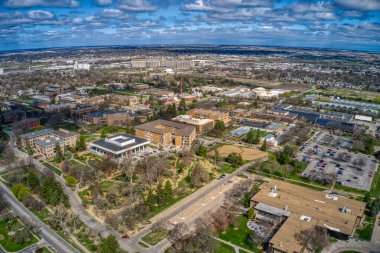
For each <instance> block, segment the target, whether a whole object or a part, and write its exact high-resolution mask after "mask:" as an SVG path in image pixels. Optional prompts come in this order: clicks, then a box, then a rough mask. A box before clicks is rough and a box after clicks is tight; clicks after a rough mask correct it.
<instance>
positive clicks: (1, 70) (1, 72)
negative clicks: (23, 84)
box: [0, 68, 4, 76]
mask: <svg viewBox="0 0 380 253" xmlns="http://www.w3.org/2000/svg"><path fill="white" fill-rule="evenodd" d="M2 75H4V69H2V68H0V76H2Z"/></svg>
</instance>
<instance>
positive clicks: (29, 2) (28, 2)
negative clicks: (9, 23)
mask: <svg viewBox="0 0 380 253" xmlns="http://www.w3.org/2000/svg"><path fill="white" fill-rule="evenodd" d="M4 5H5V6H6V7H9V8H25V7H38V6H39V7H47V6H51V7H78V6H80V4H79V2H78V1H75V0H7V1H6V2H5V3H4Z"/></svg>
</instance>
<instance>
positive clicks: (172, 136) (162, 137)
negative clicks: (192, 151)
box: [135, 120, 196, 147]
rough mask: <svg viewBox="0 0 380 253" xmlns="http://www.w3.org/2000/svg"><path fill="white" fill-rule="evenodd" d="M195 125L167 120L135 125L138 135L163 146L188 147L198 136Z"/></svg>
mask: <svg viewBox="0 0 380 253" xmlns="http://www.w3.org/2000/svg"><path fill="white" fill-rule="evenodd" d="M195 129H196V128H195V127H194V126H190V125H186V124H182V123H177V122H173V121H167V120H155V121H152V122H148V123H145V124H141V125H138V126H136V127H135V131H136V136H138V137H140V138H142V139H146V140H149V141H151V142H154V143H157V144H159V145H163V146H170V145H174V146H176V147H187V146H190V145H191V144H192V142H193V141H194V139H195V136H196V130H195Z"/></svg>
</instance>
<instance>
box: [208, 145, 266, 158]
mask: <svg viewBox="0 0 380 253" xmlns="http://www.w3.org/2000/svg"><path fill="white" fill-rule="evenodd" d="M217 149H218V152H219V154H220V155H221V156H223V157H225V156H228V155H229V154H231V153H233V152H235V153H238V154H241V156H242V158H243V160H247V161H253V160H257V159H261V158H265V157H267V156H268V153H267V152H263V151H261V150H259V149H257V148H247V147H243V146H238V145H223V146H220V147H218V148H217ZM213 153H214V152H210V153H209V155H213Z"/></svg>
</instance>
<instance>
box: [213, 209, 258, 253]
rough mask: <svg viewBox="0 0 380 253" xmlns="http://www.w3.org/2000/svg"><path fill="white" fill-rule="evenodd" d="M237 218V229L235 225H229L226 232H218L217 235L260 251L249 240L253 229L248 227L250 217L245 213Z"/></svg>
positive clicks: (249, 248) (238, 244) (243, 246)
mask: <svg viewBox="0 0 380 253" xmlns="http://www.w3.org/2000/svg"><path fill="white" fill-rule="evenodd" d="M236 219H237V222H236V224H237V229H235V228H234V227H233V226H229V228H228V229H227V230H226V231H225V232H218V233H217V237H219V238H220V239H222V240H224V241H227V242H230V243H233V244H235V245H237V246H240V247H242V248H245V249H248V250H251V251H254V252H259V250H258V249H257V248H256V247H254V246H253V245H251V244H250V243H249V241H248V240H249V235H250V233H251V230H250V229H249V228H248V227H247V222H248V218H247V217H245V216H243V215H239V216H237V217H236Z"/></svg>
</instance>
